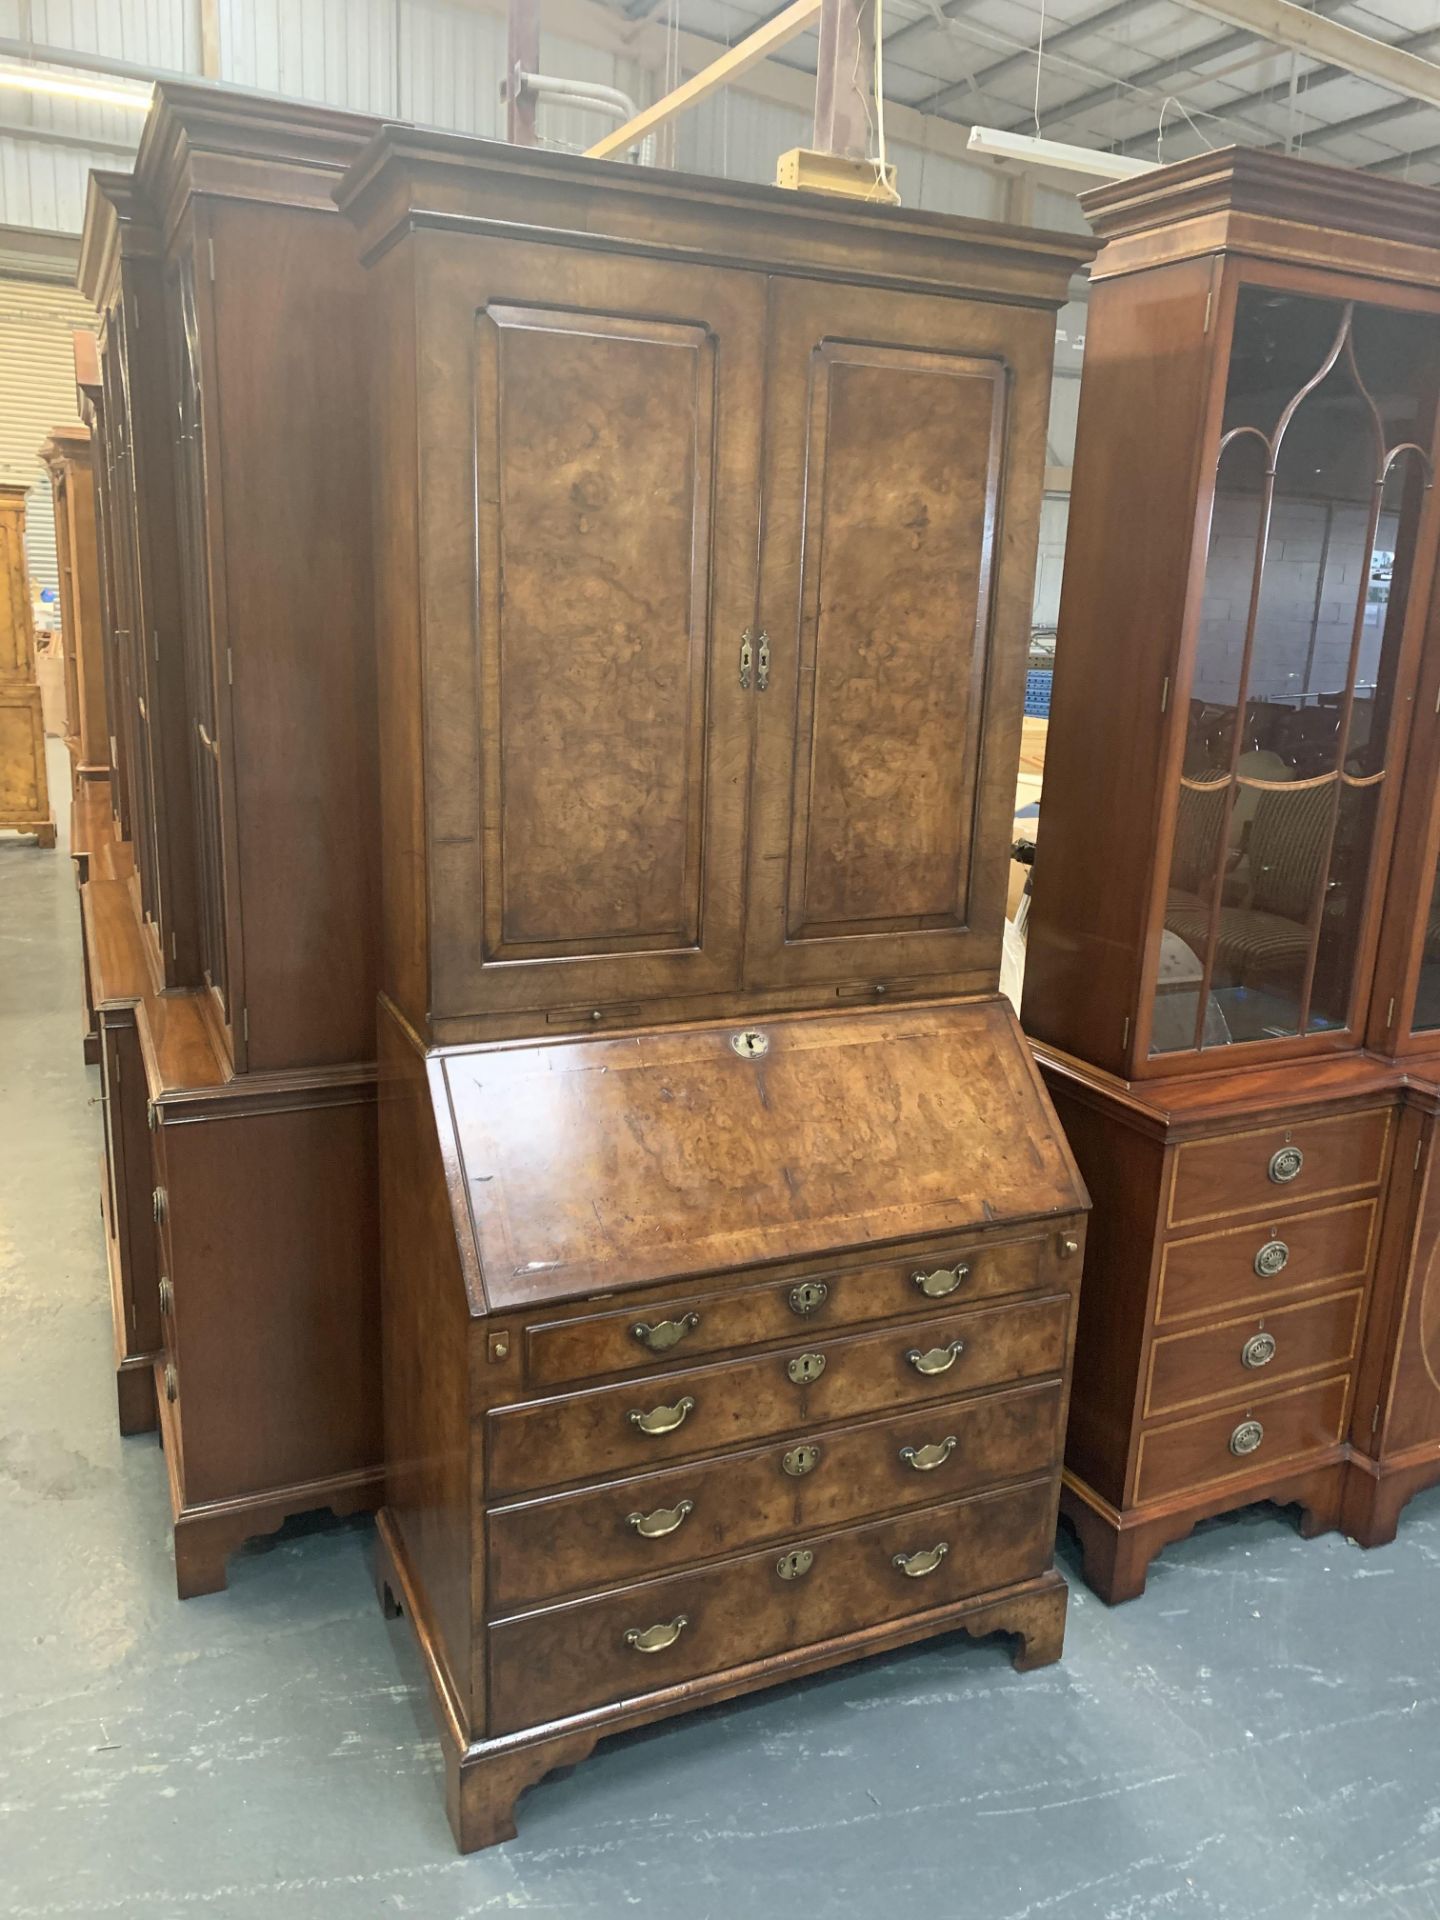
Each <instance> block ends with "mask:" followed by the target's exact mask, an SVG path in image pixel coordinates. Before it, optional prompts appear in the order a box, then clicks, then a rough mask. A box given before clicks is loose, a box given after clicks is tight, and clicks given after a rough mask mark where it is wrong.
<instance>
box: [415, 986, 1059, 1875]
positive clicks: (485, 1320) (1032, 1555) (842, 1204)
mask: <svg viewBox="0 0 1440 1920" xmlns="http://www.w3.org/2000/svg"><path fill="white" fill-rule="evenodd" d="M740 1032H741V1034H742V1035H743V1034H749V1035H751V1036H756V1035H758V1038H759V1040H760V1041H761V1042H763V1046H762V1047H760V1048H759V1049H758V1050H756V1051H748V1050H747V1051H741V1050H740V1049H737V1048H736V1047H735V1046H734V1045H733V1042H734V1041H735V1040H736V1038H737V1030H736V1029H735V1028H734V1027H733V1026H725V1025H708V1024H707V1025H702V1026H695V1027H689V1028H682V1029H677V1030H673V1031H667V1032H654V1033H647V1034H644V1035H639V1036H635V1035H632V1036H613V1037H607V1038H603V1039H599V1038H597V1039H594V1040H584V1041H566V1042H555V1043H550V1044H529V1045H508V1046H507V1045H498V1046H492V1047H489V1048H451V1049H442V1050H439V1051H432V1052H430V1053H429V1054H428V1055H427V1054H426V1053H425V1052H424V1051H423V1050H422V1049H420V1048H419V1047H418V1046H417V1045H416V1044H415V1043H414V1041H413V1039H412V1037H411V1036H410V1035H409V1033H408V1031H407V1030H406V1029H405V1028H404V1026H403V1023H401V1022H400V1021H399V1020H398V1018H397V1017H395V1016H394V1015H393V1014H392V1013H390V1012H389V1011H387V1010H385V1009H383V1008H382V1018H381V1039H382V1049H381V1052H382V1083H381V1084H382V1098H381V1131H382V1146H381V1162H382V1169H383V1172H382V1180H383V1183H384V1185H383V1192H382V1206H381V1212H382V1221H383V1222H384V1226H383V1231H384V1233H385V1236H386V1258H385V1263H384V1272H385V1282H384V1287H385V1298H384V1353H385V1370H386V1380H385V1409H386V1429H387V1431H386V1456H387V1488H386V1510H385V1512H384V1514H383V1516H382V1521H381V1542H382V1544H381V1578H382V1585H383V1587H384V1589H385V1592H386V1595H387V1596H388V1598H389V1599H390V1600H391V1601H393V1602H396V1603H399V1604H400V1605H402V1606H403V1607H404V1609H405V1610H406V1611H407V1612H408V1613H409V1614H410V1615H411V1616H412V1619H413V1622H414V1624H415V1627H416V1630H417V1633H418V1636H419V1639H420V1643H421V1646H422V1649H423V1652H424V1655H425V1659H426V1663H427V1667H428V1671H429V1675H430V1679H431V1682H432V1686H433V1689H434V1692H435V1696H436V1700H437V1703H438V1707H439V1718H440V1723H441V1727H442V1732H443V1735H444V1745H445V1751H446V1759H447V1772H448V1775H449V1782H450V1794H449V1798H450V1809H451V1815H452V1820H453V1823H454V1825H455V1830H456V1835H457V1838H458V1839H459V1841H460V1844H461V1845H462V1846H464V1847H474V1846H481V1845H486V1844H488V1843H489V1842H491V1841H494V1840H497V1839H501V1838H504V1837H506V1836H507V1835H509V1834H511V1833H513V1831H514V1826H513V1819H512V1807H513V1803H514V1801H515V1799H516V1797H517V1796H518V1794H519V1793H520V1791H521V1790H522V1789H523V1788H524V1787H526V1786H528V1785H529V1784H531V1783H532V1782H533V1781H535V1780H537V1779H539V1778H540V1777H541V1775H543V1774H544V1773H545V1772H547V1771H548V1770H549V1769H550V1768H552V1767H555V1766H559V1765H563V1764H567V1763H570V1762H573V1761H574V1760H576V1759H578V1758H579V1757H581V1755H582V1754H584V1753H586V1752H588V1750H589V1749H590V1747H591V1746H592V1745H593V1744H594V1742H595V1740H596V1739H597V1738H598V1737H599V1736H600V1735H601V1734H604V1733H607V1732H610V1731H613V1730H616V1729H618V1728H620V1727H625V1726H632V1725H635V1724H636V1723H638V1722H641V1721H646V1720H652V1719H655V1718H658V1717H660V1716H663V1715H665V1714H668V1713H673V1712H676V1711H678V1710H680V1709H682V1708H685V1707H688V1706H690V1705H698V1704H701V1703H703V1702H706V1701H713V1700H719V1699H724V1698H726V1697H728V1696H730V1695H732V1694H735V1693H737V1692H742V1691H745V1690H747V1689H749V1688H752V1687H757V1686H762V1685H766V1684H769V1683H771V1682H773V1681H776V1680H780V1679H784V1678H788V1677H791V1676H794V1675H798V1674H802V1673H807V1672H813V1671H815V1670H817V1669H819V1668H821V1667H825V1666H828V1665H831V1664H833V1663H835V1662H838V1661H842V1660H845V1659H848V1658H852V1657H854V1656H856V1655H859V1654H861V1653H867V1652H873V1651H879V1650H882V1649H884V1648H887V1647H892V1646H896V1645H899V1644H902V1643H904V1642H906V1641H910V1640H915V1639H918V1638H921V1637H922V1636H925V1635H928V1634H933V1633H937V1632H942V1631H946V1630H950V1629H954V1628H965V1629H967V1630H968V1631H970V1632H972V1633H987V1632H991V1631H994V1630H1004V1631H1007V1632H1010V1633H1013V1634H1016V1635H1018V1636H1019V1639H1020V1651H1019V1653H1018V1655H1017V1665H1021V1666H1026V1665H1037V1664H1040V1663H1042V1662H1044V1661H1047V1660H1050V1659H1053V1658H1055V1657H1057V1656H1058V1653H1059V1650H1060V1644H1061V1636H1062V1631H1063V1618H1064V1603H1065V1590H1064V1586H1063V1583H1062V1582H1061V1580H1060V1578H1059V1576H1058V1574H1057V1573H1056V1572H1055V1571H1054V1569H1053V1567H1052V1551H1053V1545H1054V1526H1055V1512H1056V1503H1057V1499H1058V1493H1059V1467H1060V1453H1061V1446H1062V1436H1063V1432H1064V1417H1065V1403H1066V1394H1067V1385H1068V1373H1069V1361H1070V1347H1071V1336H1072V1325H1073V1319H1074V1303H1075V1293H1076V1286H1077V1281H1078V1274H1079V1270H1080V1266H1081V1255H1082V1243H1083V1226H1084V1207H1085V1204H1086V1203H1085V1196H1084V1191H1083V1189H1082V1187H1081V1186H1080V1183H1079V1181H1078V1179H1077V1177H1076V1175H1075V1171H1074V1168H1073V1165H1072V1163H1071V1161H1070V1159H1069V1155H1068V1152H1067V1150H1066V1148H1065V1146H1064V1144H1063V1140H1062V1138H1061V1136H1060V1133H1059V1129H1058V1127H1057V1126H1056V1124H1055V1121H1054V1119H1053V1116H1052V1115H1051V1113H1050V1111H1049V1108H1048V1106H1047V1105H1046V1103H1045V1101H1044V1099H1043V1096H1042V1095H1041V1092H1040V1089H1039V1083H1038V1079H1037V1078H1036V1077H1035V1076H1034V1074H1033V1070H1032V1068H1031V1066H1030V1063H1029V1060H1028V1057H1027V1055H1026V1053H1025V1050H1024V1047H1023V1043H1022V1041H1021V1039H1020V1036H1019V1033H1018V1031H1017V1029H1016V1028H1015V1026H1014V1023H1013V1020H1012V1019H1011V1017H1010V1015H1009V1014H1008V1012H1007V1011H1006V1009H1005V1008H1004V1007H1003V1006H1002V1005H1001V1004H1000V1003H998V1002H996V1001H986V1002H979V1003H975V1004H971V1005H955V1004H951V1005H949V1006H945V1007H936V1008H913V1009H906V1010H903V1011H900V1010H896V1011H892V1012H887V1013H877V1012H869V1011H867V1012H866V1013H864V1014H858V1015H857V1014H849V1015H841V1014H828V1015H813V1016H805V1015H799V1016H795V1015H792V1016H787V1017H785V1018H783V1019H776V1020H773V1021H770V1022H768V1023H766V1024H764V1025H763V1026H760V1027H756V1028H751V1029H745V1030H740ZM747 1045H748V1047H750V1048H753V1047H754V1045H755V1042H754V1039H753V1038H752V1039H751V1040H750V1041H749V1042H748V1043H747ZM997 1088H1003V1089H1005V1090H1006V1091H1005V1098H1004V1099H1003V1100H1001V1099H999V1098H998V1097H997V1095H996V1091H995V1090H996V1089H997ZM702 1153H703V1155H704V1165H705V1178H704V1180H703V1182H702V1181H700V1180H698V1179H697V1178H696V1177H695V1175H694V1173H693V1172H692V1169H694V1168H695V1167H697V1166H699V1165H700V1164H701V1156H702Z"/></svg>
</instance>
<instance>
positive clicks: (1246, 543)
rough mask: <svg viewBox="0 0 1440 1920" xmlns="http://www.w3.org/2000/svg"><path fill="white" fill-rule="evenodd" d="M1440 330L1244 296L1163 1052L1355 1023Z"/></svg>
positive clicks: (1172, 906)
mask: <svg viewBox="0 0 1440 1920" xmlns="http://www.w3.org/2000/svg"><path fill="white" fill-rule="evenodd" d="M1433 335H1434V326H1433V322H1432V321H1431V320H1430V319H1428V318H1427V317H1425V316H1422V315H1419V314H1411V313H1405V312H1401V311H1398V310H1393V309H1389V308H1382V307H1370V306H1365V305H1361V304H1358V303H1354V302H1349V301H1342V300H1331V299H1320V298H1315V297H1313V296H1309V295H1299V294H1291V293H1280V292H1276V291H1274V290H1271V289H1268V288H1264V287H1256V286H1246V287H1242V288H1241V290H1240V293H1239V296H1238V302H1237V308H1236V315H1235V331H1234V342H1233V347H1232V352H1231V359H1230V366H1229V373H1228V378H1227V384H1226V394H1225V410H1224V419H1223V426H1222V432H1221V438H1220V443H1219V452H1218V457H1217V461H1216V467H1215V491H1214V502H1213V509H1212V513H1211V519H1210V529H1209V544H1208V551H1207V557H1206V568H1205V579H1204V587H1203V593H1202V596H1201V604H1200V608H1199V616H1198V620H1197V625H1196V632H1195V636H1194V655H1193V664H1192V669H1191V673H1190V677H1189V684H1188V686H1187V687H1185V688H1183V689H1182V690H1181V697H1182V698H1183V699H1184V700H1185V702H1186V711H1185V732H1184V748H1183V755H1182V758H1181V764H1180V767H1179V771H1178V776H1177V778H1178V793H1177V795H1176V810H1175V825H1174V831H1173V834H1172V838H1171V844H1170V850H1169V869H1168V884H1167V888H1166V894H1165V901H1164V919H1163V932H1162V936H1161V940H1160V947H1159V954H1158V959H1157V963H1156V967H1155V973H1154V978H1153V980H1152V982H1151V995H1152V999H1151V1031H1150V1051H1151V1053H1152V1054H1167V1053H1177V1052H1182V1051H1186V1052H1188V1051H1194V1050H1204V1049H1211V1048H1217V1047H1230V1046H1236V1045H1245V1044H1247V1043H1254V1042H1258V1041H1275V1040H1284V1039H1290V1038H1298V1037H1299V1036H1301V1035H1306V1034H1315V1033H1324V1032H1333V1031H1336V1030H1338V1029H1344V1028H1347V1027H1349V1026H1351V1025H1353V1024H1354V1015H1355V998H1356V986H1357V981H1358V978H1359V975H1360V973H1361V971H1362V966H1361V954H1360V940H1361V935H1362V932H1363V930H1364V928H1365V926H1366V923H1367V918H1368V909H1369V907H1370V905H1371V902H1372V900H1373V897H1374V893H1375V889H1376V887H1377V886H1378V885H1379V884H1381V880H1382V876H1381V874H1380V871H1379V869H1380V867H1381V865H1382V864H1383V860H1382V856H1383V854H1384V851H1385V849H1384V848H1382V847H1379V846H1377V844H1376V832H1377V819H1378V816H1379V813H1380V803H1381V798H1382V795H1383V792H1384V786H1385V780H1386V777H1387V773H1388V772H1389V770H1390V761H1391V756H1392V753H1393V752H1394V750H1395V747H1396V744H1397V741H1398V729H1397V727H1396V726H1395V725H1394V717H1395V716H1394V707H1395V691H1396V678H1397V673H1398V669H1399V663H1400V646H1401V636H1402V633H1403V630H1404V624H1405V602H1406V585H1407V582H1408V576H1409V568H1410V561H1411V557H1412V554H1413V551H1414V546H1415V539H1416V529H1417V525H1418V521H1419V517H1420V512H1421V509H1422V504H1423V502H1424V501H1425V498H1426V494H1427V490H1428V487H1429V483H1430V477H1431V476H1430V470H1429V461H1428V455H1427V449H1428V445H1429V441H1430V434H1431V426H1432V416H1433V409H1434V397H1435V358H1436V356H1435V349H1434V347H1433V345H1432V337H1433ZM1437 1017H1440V1015H1437Z"/></svg>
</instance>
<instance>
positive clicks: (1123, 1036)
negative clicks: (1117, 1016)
mask: <svg viewBox="0 0 1440 1920" xmlns="http://www.w3.org/2000/svg"><path fill="white" fill-rule="evenodd" d="M1129 1044H1130V1016H1129V1014H1128V1013H1127V1014H1126V1016H1125V1024H1124V1026H1123V1027H1122V1028H1121V1029H1120V1045H1121V1046H1122V1047H1128V1046H1129Z"/></svg>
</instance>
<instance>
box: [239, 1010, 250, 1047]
mask: <svg viewBox="0 0 1440 1920" xmlns="http://www.w3.org/2000/svg"><path fill="white" fill-rule="evenodd" d="M240 1031H241V1033H242V1034H243V1035H244V1036H245V1044H246V1046H247V1047H248V1046H249V1044H250V1009H249V1008H248V1007H242V1008H241V1009H240Z"/></svg>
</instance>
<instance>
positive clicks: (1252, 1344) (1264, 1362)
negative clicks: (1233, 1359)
mask: <svg viewBox="0 0 1440 1920" xmlns="http://www.w3.org/2000/svg"><path fill="white" fill-rule="evenodd" d="M1274 1358H1275V1336H1274V1334H1273V1333H1252V1334H1251V1336H1250V1338H1249V1339H1248V1340H1247V1341H1246V1342H1245V1344H1244V1346H1243V1347H1242V1348H1241V1349H1240V1359H1241V1361H1242V1363H1243V1364H1244V1365H1245V1366H1247V1367H1268V1366H1269V1364H1270V1362H1271V1361H1272V1360H1273V1359H1274Z"/></svg>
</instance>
